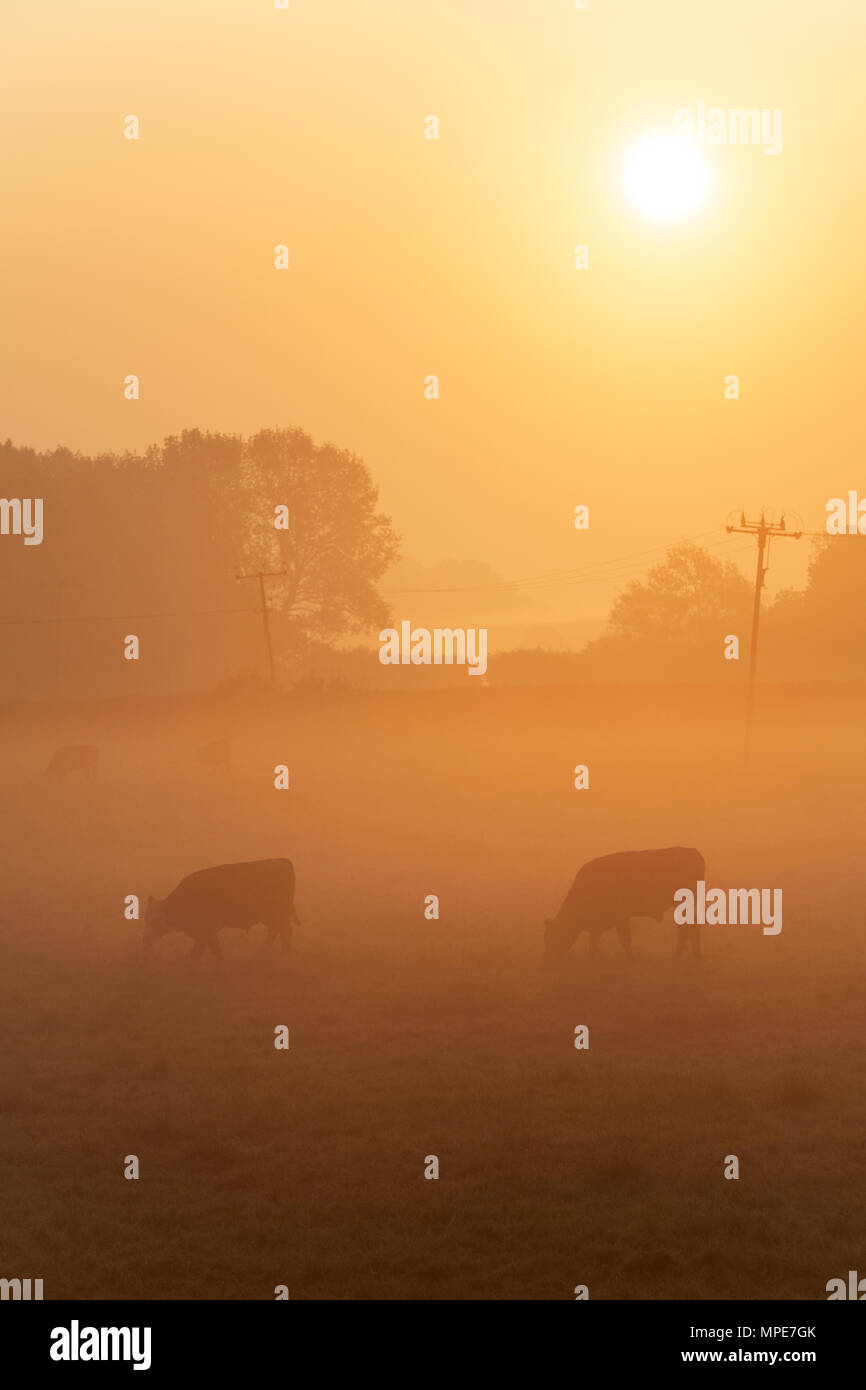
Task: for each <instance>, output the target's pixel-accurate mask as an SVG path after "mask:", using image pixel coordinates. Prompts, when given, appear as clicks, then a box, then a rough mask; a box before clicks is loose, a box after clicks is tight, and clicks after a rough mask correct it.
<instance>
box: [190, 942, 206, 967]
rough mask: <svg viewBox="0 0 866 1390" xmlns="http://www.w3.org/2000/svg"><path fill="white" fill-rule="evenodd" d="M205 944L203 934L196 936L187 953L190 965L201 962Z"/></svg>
mask: <svg viewBox="0 0 866 1390" xmlns="http://www.w3.org/2000/svg"><path fill="white" fill-rule="evenodd" d="M205 945H206V941H205V938H204V937H203V936H197V937H196V939H195V941H194V942H193V943H192V950H191V951H190V953H189V961H190V965H198V964H199V963H200V962H201V957H202V952H203V951H204V948H205Z"/></svg>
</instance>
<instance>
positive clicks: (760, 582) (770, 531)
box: [725, 512, 803, 763]
mask: <svg viewBox="0 0 866 1390" xmlns="http://www.w3.org/2000/svg"><path fill="white" fill-rule="evenodd" d="M725 530H726V531H727V532H728V533H730V532H732V531H737V532H739V531H742V532H745V533H746V534H747V535H751V536H754V537H755V540H756V541H757V543H758V557H757V563H756V566H755V602H754V606H753V608H752V641H751V647H750V651H749V693H748V696H747V700H746V739H745V745H744V748H743V761H744V762H746V763H747V762H748V761H749V751H750V748H751V743H752V715H753V714H754V710H755V674H756V672H757V669H758V625H759V623H760V621H761V593H762V590H763V588H764V578H765V576H766V573H767V570H768V569H769V567H770V541H771V540H772V539H773V537H774V536H781V537H783V538H787V539H788V540H793V541H798V540H799V539H800V537H801V536H802V534H803V533H802V531H789V530H788V528H787V526H786V525H785V518H784V516H783V517H782V519H781V521H780V522H779V523H778V524H777V523H776V522H773V521H767V519H766V517H765V516H764V513H763V512H761V519H760V521H747V520H746V514H745V512H741V513H740V524H739V526H726V527H725Z"/></svg>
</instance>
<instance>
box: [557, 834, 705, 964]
mask: <svg viewBox="0 0 866 1390" xmlns="http://www.w3.org/2000/svg"><path fill="white" fill-rule="evenodd" d="M705 872H706V870H705V868H704V860H703V855H701V854H699V853H698V851H697V850H696V849H681V848H679V847H676V848H673V849H639V850H629V851H627V852H626V853H623V854H605V855H602V857H601V858H600V859H590V861H589V863H588V864H584V866H583V868H582V869H579V870H578V872H577V876H576V878H575V880H574V883H573V884H572V885H571V888H570V889H569V891H568V894H567V896H566V899H565V901H564V903H563V904H562V907H561V908H560V909H559V911H558V913H557V914H556V916H555V917H553V918H548V919H547V921H546V922H545V924H544V953H545V956H546V957H547V958H548V959H549V960H554V959H556V958H558V957H560V956H563V955H565V953H566V951H567V950H568V949H569V948H570V947H571V946H572V944H573V943H574V941H575V939H576V937H577V935H578V933H579V932H582V931H585V932H588V933H589V949H590V951H591V952H594V951H595V950H597V949H598V943H599V940H600V938H601V934H602V932H603V931H607V930H608V928H609V927H616V930H617V934H618V936H619V939H620V941H621V942H622V944H623V946H624V948H625V950H626V951H627V952H629V953H630V952H631V928H630V927H629V922H630V920H631V918H632V917H654V918H655V919H656V921H657V922H660V921H661V920H662V918H663V917H664V915H665V913H666V912H667V910H668V908H669V907H673V905H674V893H675V892H676V890H677V889H678V888H692V889H694V887H695V884H696V883H697V882H698V880H699V879H702V878H704V876H705ZM687 941H691V946H692V951H693V952H694V954H695V955H696V956H697V955H698V954H699V942H698V928H697V926H692V927H688V926H683V927H680V926H678V927H677V955H682V953H683V951H684V950H685V948H686V942H687Z"/></svg>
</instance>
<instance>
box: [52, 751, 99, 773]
mask: <svg viewBox="0 0 866 1390" xmlns="http://www.w3.org/2000/svg"><path fill="white" fill-rule="evenodd" d="M98 767H99V749H98V748H97V747H96V745H95V744H94V743H79V744H71V745H68V746H67V747H65V748H55V750H54V752H53V753H52V754H51V758H50V760H49V763H48V767H47V768H46V772H50V773H51V775H52V777H66V776H67V775H68V774H69V773H70V772H81V773H83V775H84V776H85V777H88V778H90V779H91V780H92V779H93V778H94V777H95V776H96V770H97V768H98Z"/></svg>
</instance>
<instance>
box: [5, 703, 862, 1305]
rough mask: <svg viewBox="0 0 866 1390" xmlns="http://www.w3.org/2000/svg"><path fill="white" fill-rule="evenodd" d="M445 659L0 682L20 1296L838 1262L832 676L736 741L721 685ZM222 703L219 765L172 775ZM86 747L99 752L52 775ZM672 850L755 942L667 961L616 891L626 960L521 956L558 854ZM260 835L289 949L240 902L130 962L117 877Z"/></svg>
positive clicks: (248, 854)
mask: <svg viewBox="0 0 866 1390" xmlns="http://www.w3.org/2000/svg"><path fill="white" fill-rule="evenodd" d="M474 684H475V683H474V682H471V681H469V682H467V689H466V691H465V692H464V691H456V692H453V693H452V692H447V693H440V694H425V695H420V694H419V695H417V696H416V695H407V694H400V695H394V696H389V695H382V694H369V695H364V696H358V697H353V696H351V695H350V694H348V693H347V694H345V695H342V696H336V695H335V696H324V697H322V698H320V699H318V700H313V699H306V700H300V699H297V698H292V697H286V698H285V699H284V700H282V701H278V702H274V703H273V704H270V705H256V706H253V705H247V706H242V705H240V704H233V705H230V704H228V703H219V702H218V701H216V700H206V699H204V698H202V699H201V700H186V701H183V702H175V703H172V702H168V701H154V702H152V703H150V704H140V705H131V704H128V705H127V704H124V703H122V702H117V703H112V704H103V705H92V706H83V705H82V706H79V707H75V708H72V707H67V708H60V707H54V708H52V707H50V706H43V707H41V708H32V709H31V710H30V711H29V712H26V713H25V712H23V711H22V710H20V709H19V710H7V711H6V713H5V715H4V738H3V754H2V765H0V773H2V781H0V843H2V845H3V849H4V854H3V863H4V894H3V906H2V912H0V959H2V970H0V1011H2V1018H3V1048H2V1054H0V1177H2V1181H0V1266H2V1267H0V1275H2V1276H4V1277H13V1276H19V1277H32V1278H42V1279H43V1280H44V1287H45V1297H46V1298H48V1299H51V1298H85V1299H96V1298H166V1299H168V1298H184V1299H189V1298H221V1299H269V1298H272V1297H273V1296H274V1288H275V1286H276V1285H278V1284H286V1285H288V1287H289V1290H290V1294H291V1297H292V1298H293V1299H569V1298H571V1297H573V1290H574V1287H575V1285H577V1284H586V1285H588V1287H589V1293H590V1297H591V1298H593V1299H597V1298H602V1299H604V1298H609V1299H635V1298H658V1299H668V1298H684V1299H709V1298H749V1299H764V1298H786V1299H795V1298H807V1299H821V1298H825V1297H826V1293H825V1285H826V1282H827V1280H828V1279H830V1278H832V1277H835V1276H837V1275H842V1276H845V1275H846V1274H847V1271H848V1270H849V1268H855V1269H856V1268H862V1265H863V1261H864V1259H866V1254H864V1252H866V1213H864V1209H863V1204H862V1202H861V1201H860V1200H859V1194H860V1188H861V1183H862V1172H863V1160H864V1151H866V1150H864V1139H866V1134H864V1113H866V1107H864V1101H866V1067H864V1061H866V1035H864V1030H863V1023H862V1020H863V997H864V984H866V966H864V955H863V949H862V922H863V915H864V913H863V906H862V903H863V892H864V880H866V871H864V856H863V821H864V815H863V812H864V799H866V792H864V789H866V777H864V772H866V745H864V742H863V738H862V716H861V710H862V700H863V692H862V691H859V690H854V689H851V688H848V689H846V688H832V687H827V688H824V689H822V688H821V687H820V686H818V685H815V686H803V687H799V688H797V689H793V688H792V689H772V688H771V689H769V690H768V691H766V692H764V694H763V697H762V707H761V714H760V723H759V728H758V731H757V735H756V742H755V747H756V756H755V758H754V762H753V764H752V766H751V767H750V768H749V769H748V770H744V768H743V766H742V760H741V756H740V748H741V728H740V724H739V716H740V709H739V706H738V705H735V703H734V702H733V701H732V699H731V697H730V696H729V695H728V694H727V693H726V692H725V691H723V690H721V689H720V690H701V689H699V688H694V689H689V688H687V687H685V686H682V687H679V688H666V689H663V688H659V689H653V690H641V689H637V688H632V689H627V688H620V689H618V690H604V689H601V688H593V689H587V690H580V689H568V688H559V689H556V690H553V691H551V690H537V689H536V690H531V691H521V690H495V689H474V688H472V687H473V686H474ZM738 698H739V697H738ZM224 737H227V738H229V739H230V740H231V743H232V748H233V756H234V767H233V770H232V771H231V772H229V773H224V772H223V773H215V772H210V771H208V770H206V769H205V768H203V767H201V766H200V765H199V764H198V763H197V762H196V757H195V754H196V749H197V748H198V747H199V746H200V745H201V744H203V743H206V742H207V741H208V740H209V739H217V738H224ZM85 741H88V742H90V741H92V742H96V743H98V744H99V747H100V755H101V771H100V776H99V778H98V779H97V780H96V781H95V782H93V783H86V782H78V781H76V780H75V779H73V778H70V779H67V780H66V781H62V780H58V779H55V778H49V777H47V776H46V774H45V771H44V769H45V765H46V763H47V761H48V757H49V755H50V753H51V751H52V749H53V748H55V747H57V746H58V745H59V744H64V743H75V742H85ZM282 762H285V763H287V764H288V765H289V767H290V768H291V789H290V790H289V791H288V792H278V791H276V790H274V788H273V780H272V779H273V767H274V765H275V764H277V763H282ZM576 763H586V764H588V765H589V768H590V779H591V780H590V789H589V790H588V791H585V792H577V791H575V790H573V788H572V785H571V780H572V779H571V770H572V768H573V767H574V765H575V764H576ZM669 844H680V845H694V846H696V847H697V848H699V849H700V850H701V851H702V852H703V854H704V856H705V858H706V862H707V877H708V881H709V883H711V884H712V885H716V886H723V887H728V886H735V887H741V886H742V887H751V886H761V887H781V888H782V889H783V892H784V926H783V930H782V932H781V934H780V935H779V936H776V937H770V936H764V935H763V934H762V933H761V930H760V927H750V926H740V927H716V928H707V929H706V930H705V936H704V952H705V957H704V959H703V961H701V962H694V961H691V960H688V959H676V958H675V957H674V955H673V947H674V938H675V929H674V927H673V925H672V921H671V918H670V917H668V918H666V920H665V922H664V923H663V924H661V925H659V924H657V923H655V922H651V921H648V920H647V921H638V922H636V923H634V930H633V935H634V938H635V955H634V957H633V958H632V959H631V960H629V959H627V958H625V957H624V955H623V953H622V951H621V948H620V946H619V943H618V942H617V940H616V939H615V936H614V935H613V934H612V933H611V934H608V935H606V936H605V939H604V941H603V943H602V948H601V953H600V955H599V957H598V958H597V959H594V960H589V959H587V957H586V955H585V951H586V941H585V938H582V939H581V940H580V941H579V943H578V945H577V948H576V950H575V952H574V954H573V956H571V957H569V958H568V959H567V960H566V962H565V963H564V965H561V966H559V967H557V968H556V969H554V970H545V969H544V968H543V966H542V961H541V944H542V920H543V918H544V917H545V916H548V915H551V914H552V913H553V912H555V911H556V909H557V908H558V907H559V904H560V902H561V900H562V898H563V896H564V895H565V893H566V891H567V889H568V887H569V885H570V883H571V880H572V878H573V876H574V873H575V872H576V870H577V868H578V867H579V866H580V865H581V864H582V863H584V862H585V861H586V860H587V859H590V858H592V857H593V856H595V855H598V854H604V853H608V852H610V851H613V850H622V849H638V848H646V847H650V846H656V845H657V846H662V845H669ZM271 855H288V856H289V857H290V858H291V859H292V860H293V862H294V864H295V867H296V870H297V877H298V890H297V907H298V911H299V914H300V917H301V919H302V923H303V925H302V926H300V927H298V928H297V929H296V932H295V941H294V944H293V948H292V952H291V954H290V955H289V956H288V957H286V958H285V959H280V958H278V957H271V956H269V955H268V954H267V952H266V950H265V948H264V944H263V938H264V934H265V933H264V928H262V927H259V928H256V929H254V931H253V933H252V935H251V936H248V935H247V934H246V933H225V934H224V940H223V952H224V957H225V958H224V961H223V963H222V967H221V968H220V969H217V968H216V967H215V966H214V964H213V963H212V962H210V961H206V962H205V964H204V966H203V968H202V969H201V970H200V971H198V972H195V973H194V972H192V971H191V970H190V968H189V965H188V962H187V960H186V957H187V956H188V953H189V949H190V943H189V941H188V939H187V938H180V937H176V938H167V939H165V940H164V941H162V942H161V943H159V945H158V947H157V949H156V952H155V956H154V958H153V960H152V961H151V962H150V963H149V964H148V963H145V961H144V960H143V956H142V950H141V928H140V925H139V924H136V923H130V922H127V921H125V920H124V916H123V899H124V897H125V895H126V894H129V893H138V894H140V895H141V896H142V897H143V898H144V897H146V896H147V894H149V893H153V894H154V895H156V896H159V897H162V896H164V895H165V894H166V893H167V892H168V891H169V890H170V889H171V888H173V887H174V886H175V884H176V883H177V882H178V881H179V879H180V878H182V877H183V876H184V875H185V874H187V873H189V872H191V871H192V870H194V869H198V868H203V867H206V866H208V865H211V864H217V863H221V862H229V861H234V860H242V859H255V858H263V857H268V856H271ZM431 893H436V894H438V895H439V897H440V903H441V909H440V910H441V916H440V919H439V920H438V921H427V920H425V918H424V899H425V896H426V895H428V894H431ZM581 1023H583V1024H587V1025H588V1026H589V1029H590V1048H589V1050H588V1051H577V1050H575V1048H574V1046H573V1033H574V1028H575V1026H576V1025H577V1024H581ZM278 1024H287V1025H288V1026H289V1028H290V1030H291V1048H290V1050H289V1051H288V1052H282V1051H279V1052H278V1051H276V1050H275V1049H274V1046H273V1038H274V1028H275V1026H277V1025H278ZM128 1154H136V1155H137V1156H138V1158H139V1160H140V1165H141V1176H140V1179H139V1180H138V1181H127V1180H125V1179H124V1177H123V1167H124V1158H125V1156H126V1155H128ZM428 1154H435V1155H437V1156H438V1158H439V1162H440V1178H439V1180H438V1181H427V1180H425V1178H424V1176H423V1174H424V1162H425V1156H426V1155H428ZM728 1154H737V1155H738V1156H739V1159H740V1165H741V1170H740V1171H741V1176H740V1178H739V1181H726V1180H725V1179H724V1178H723V1167H724V1161H725V1156H726V1155H728Z"/></svg>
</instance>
